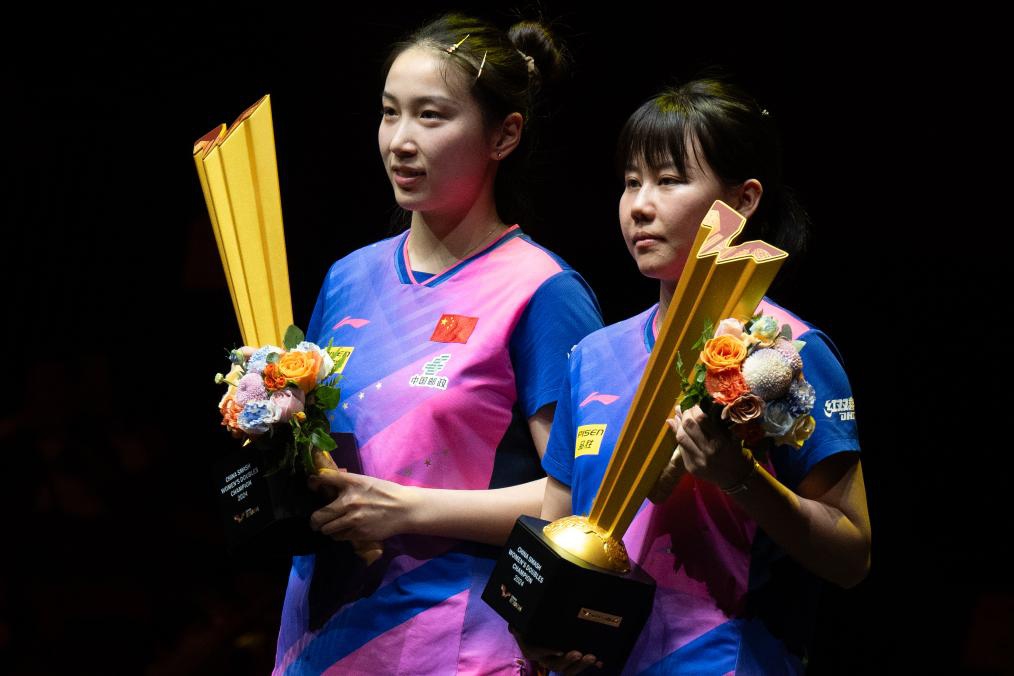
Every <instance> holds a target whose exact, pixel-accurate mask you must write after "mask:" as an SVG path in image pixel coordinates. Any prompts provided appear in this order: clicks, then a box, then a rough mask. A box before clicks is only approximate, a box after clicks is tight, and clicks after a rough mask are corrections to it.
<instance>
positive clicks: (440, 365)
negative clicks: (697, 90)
mask: <svg viewBox="0 0 1014 676" xmlns="http://www.w3.org/2000/svg"><path fill="white" fill-rule="evenodd" d="M450 358H451V355H449V354H442V355H440V356H439V357H434V358H433V359H431V360H430V361H428V362H426V363H425V364H423V367H422V373H416V374H415V375H413V376H412V377H411V378H409V379H408V384H409V385H410V386H412V387H435V388H436V389H438V390H446V389H447V377H446V376H438V375H437V374H438V373H440V372H441V371H443V370H444V367H445V366H447V360H448V359H450Z"/></svg>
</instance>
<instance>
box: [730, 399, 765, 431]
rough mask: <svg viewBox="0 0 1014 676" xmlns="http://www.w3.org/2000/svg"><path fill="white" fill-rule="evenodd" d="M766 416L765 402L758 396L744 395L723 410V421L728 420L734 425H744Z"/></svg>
mask: <svg viewBox="0 0 1014 676" xmlns="http://www.w3.org/2000/svg"><path fill="white" fill-rule="evenodd" d="M763 414H764V400H763V399H761V398H760V397H758V396H757V395H756V394H744V395H743V396H742V397H740V398H739V399H737V400H736V401H734V402H732V403H731V404H729V405H728V406H726V407H725V408H723V409H722V420H728V421H730V422H732V423H733V424H734V425H743V424H745V423H748V422H750V421H751V420H757V419H758V418H760V417H761V416H762V415H763Z"/></svg>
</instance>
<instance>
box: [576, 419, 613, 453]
mask: <svg viewBox="0 0 1014 676" xmlns="http://www.w3.org/2000/svg"><path fill="white" fill-rule="evenodd" d="M605 433H606V426H605V424H595V425H581V426H579V427H578V428H577V440H576V441H575V442H574V457H575V458H580V457H581V456H582V455H598V454H599V447H600V446H602V436H603V435H604V434H605Z"/></svg>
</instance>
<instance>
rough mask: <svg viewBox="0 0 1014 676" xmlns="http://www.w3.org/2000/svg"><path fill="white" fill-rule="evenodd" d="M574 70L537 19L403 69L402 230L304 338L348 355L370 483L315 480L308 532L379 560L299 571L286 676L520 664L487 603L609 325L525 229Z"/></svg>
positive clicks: (390, 103)
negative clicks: (590, 355)
mask: <svg viewBox="0 0 1014 676" xmlns="http://www.w3.org/2000/svg"><path fill="white" fill-rule="evenodd" d="M563 63H564V58H563V55H562V53H561V52H560V50H559V48H558V47H557V46H556V43H555V41H554V39H553V37H552V35H551V34H550V32H549V31H548V30H547V29H546V28H545V27H543V26H542V25H541V24H538V23H535V22H523V23H520V24H518V25H516V26H514V27H512V28H511V29H510V31H509V33H504V32H503V31H501V30H499V29H497V28H495V27H494V26H491V25H489V24H487V23H485V22H483V21H480V20H476V19H472V18H469V17H464V16H460V15H453V14H452V15H446V16H443V17H441V18H439V19H437V20H435V21H433V22H431V23H429V24H427V25H425V26H423V27H422V28H420V29H419V30H418V31H416V32H415V33H414V34H412V35H411V36H410V37H409V38H408V39H407V40H406V41H404V42H402V43H399V44H397V45H396V46H395V47H394V49H393V50H392V52H391V55H390V58H389V59H388V61H387V64H386V72H385V76H386V77H385V84H384V91H383V94H382V108H383V116H382V119H381V121H380V128H379V133H378V141H379V146H380V154H381V159H382V161H383V163H384V167H385V169H386V171H387V174H388V178H389V179H390V181H391V185H392V187H393V189H394V196H395V199H396V200H397V202H398V204H399V205H400V206H401V207H402V208H403V209H405V210H407V211H408V212H410V213H411V223H410V225H409V228H408V230H407V231H406V232H404V233H402V234H401V235H397V236H395V237H393V238H390V239H386V240H383V241H380V242H377V243H375V244H372V245H370V246H367V247H364V248H363V249H360V250H359V251H356V252H353V253H352V254H349V255H348V256H346V257H345V258H343V259H341V260H339V261H338V262H337V263H335V264H334V265H333V266H332V267H331V269H330V271H329V272H328V274H327V277H326V279H325V281H324V286H323V289H322V290H321V292H320V295H319V298H318V300H317V304H316V307H315V309H314V312H313V316H312V319H311V321H310V324H309V327H308V331H307V339H308V340H313V341H315V342H317V343H318V344H320V345H325V344H328V342H330V343H331V344H332V345H333V346H336V347H343V348H345V352H346V353H347V354H348V355H349V356H348V361H347V363H346V364H345V366H344V369H343V371H342V376H343V380H342V382H341V388H342V403H341V404H340V405H339V406H338V407H337V408H336V409H335V410H334V411H332V412H331V414H330V415H331V420H332V429H333V430H334V431H335V432H351V433H353V434H354V435H355V438H356V441H357V443H358V446H359V451H360V454H361V458H362V465H363V467H362V469H363V473H362V474H353V473H348V472H339V471H335V469H337V468H334V467H333V466H332V467H329V468H323V469H322V470H321V472H320V474H319V475H318V476H316V477H313V478H312V479H311V482H312V483H313V484H314V485H315V487H317V488H319V489H321V490H323V491H327V492H328V494H329V497H333V498H334V499H333V501H332V502H331V503H330V504H328V505H327V506H326V507H324V508H322V509H320V510H318V511H317V512H315V513H314V514H313V516H312V517H311V524H312V526H313V527H314V528H316V529H318V530H319V531H320V532H321V533H324V534H325V535H328V536H330V537H331V538H333V539H335V540H343V541H352V542H380V543H382V547H383V553H382V555H380V558H379V560H376V561H373V562H370V563H369V565H367V564H366V563H363V562H356V561H352V562H351V563H350V561H349V559H348V557H345V558H341V557H337V556H334V555H333V554H330V553H329V552H327V551H324V552H321V553H320V554H318V555H316V556H300V557H295V558H294V560H293V565H292V570H291V573H290V576H289V585H288V590H287V593H286V598H285V605H284V609H283V613H282V622H281V628H280V631H279V637H278V646H277V653H276V660H275V670H274V673H276V674H307V673H315V674H316V673H322V672H325V671H327V672H328V673H342V674H408V673H412V674H453V673H469V674H472V673H497V674H501V673H502V674H507V673H522V672H523V671H524V670H525V668H526V662H525V660H524V659H523V657H522V655H521V652H520V651H519V650H518V648H517V645H516V644H515V643H514V641H513V639H512V638H511V636H510V635H509V633H508V632H507V628H506V626H505V625H504V623H503V621H502V620H501V619H500V618H499V617H498V616H497V615H496V614H495V613H494V612H493V611H492V610H491V609H489V608H488V607H487V606H486V605H485V604H484V603H483V602H482V600H481V599H480V594H481V592H482V588H483V586H484V585H485V582H486V580H487V578H488V577H489V574H490V572H491V570H492V566H493V563H494V561H495V558H496V556H497V554H498V548H496V547H494V545H500V544H502V543H503V542H504V541H505V540H506V537H507V534H508V533H509V532H510V529H511V527H512V526H513V523H514V521H515V520H516V518H517V517H518V516H519V515H521V514H538V513H539V511H540V509H541V502H542V496H543V494H544V493H545V478H544V475H543V473H542V471H541V469H540V467H539V460H540V457H541V455H542V452H543V451H544V449H545V444H546V440H547V438H548V434H549V428H550V425H551V423H552V419H553V412H554V409H555V404H556V396H557V393H558V392H559V386H560V383H561V381H562V379H563V377H564V374H565V372H566V365H567V359H568V356H569V353H570V350H571V348H572V347H573V346H574V345H575V344H576V343H577V342H578V341H579V340H580V339H581V338H582V337H584V336H585V335H587V334H588V333H589V332H591V331H593V330H595V329H596V328H599V327H600V326H601V325H602V320H601V315H600V312H599V310H598V304H597V302H596V300H595V297H594V295H593V294H592V292H591V291H590V289H589V288H588V286H587V284H586V283H585V282H584V280H583V279H582V278H581V277H580V275H578V274H577V273H576V272H575V271H573V270H572V269H571V268H570V267H569V266H567V265H566V263H564V262H563V261H562V260H560V259H559V258H558V257H556V256H555V255H554V254H552V253H551V252H549V251H547V250H545V249H543V248H541V247H539V246H538V245H536V244H535V243H533V242H532V241H531V240H530V239H529V238H528V237H527V236H526V235H525V234H524V233H522V231H521V230H520V228H519V226H518V225H511V223H512V222H513V221H512V219H514V218H516V217H517V216H516V214H517V211H518V208H519V205H523V202H524V200H523V195H521V194H519V191H518V189H517V178H518V177H519V176H520V175H523V173H524V160H525V156H526V155H527V154H528V151H529V148H530V146H531V123H532V120H533V119H535V116H534V114H533V113H534V108H535V104H536V101H537V96H536V95H537V94H538V92H539V91H540V89H541V86H542V85H543V84H545V83H546V82H548V81H550V80H552V79H553V78H554V77H555V75H556V72H557V71H558V70H559V68H560V67H562V65H563Z"/></svg>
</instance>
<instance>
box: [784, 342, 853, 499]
mask: <svg viewBox="0 0 1014 676" xmlns="http://www.w3.org/2000/svg"><path fill="white" fill-rule="evenodd" d="M800 340H803V341H805V342H806V345H805V346H804V347H803V349H802V351H801V352H800V353H799V355H800V356H801V357H802V358H803V375H804V376H805V378H806V380H807V382H809V383H810V385H812V386H813V389H814V393H815V395H816V398H815V401H814V404H813V411H812V412H811V414H810V415H812V416H813V419H814V422H815V423H816V425H815V427H814V431H813V434H812V435H811V436H810V438H809V439H807V440H806V442H805V443H804V444H803V447H802V448H799V449H796V448H794V447H792V446H778V447H776V448H775V450H774V451H773V454H772V455H773V458H772V460H773V461H774V464H775V469H776V470H777V472H778V478H779V480H780V481H781V482H782V483H784V484H785V485H786V486H788V487H789V488H791V489H793V490H795V489H796V488H797V487H798V486H799V482H800V481H802V480H803V478H804V477H805V476H806V475H807V474H808V473H809V472H810V470H812V469H813V468H814V467H815V466H816V465H817V463H819V462H820V461H821V460H824V459H825V458H828V457H830V456H832V455H834V454H836V453H842V452H846V451H856V452H858V451H859V435H858V431H857V429H856V419H855V405H854V402H853V399H852V388H851V386H850V385H849V381H848V377H847V376H846V375H845V369H844V367H843V366H842V363H841V361H840V358H839V357H838V356H837V348H835V346H834V343H832V342H831V339H830V338H828V337H827V336H826V335H824V333H823V332H821V331H818V330H811V331H807V332H806V333H804V334H803V335H802V336H800Z"/></svg>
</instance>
